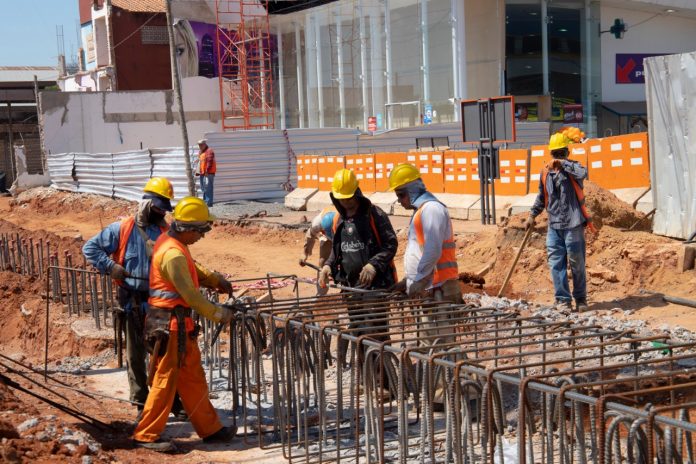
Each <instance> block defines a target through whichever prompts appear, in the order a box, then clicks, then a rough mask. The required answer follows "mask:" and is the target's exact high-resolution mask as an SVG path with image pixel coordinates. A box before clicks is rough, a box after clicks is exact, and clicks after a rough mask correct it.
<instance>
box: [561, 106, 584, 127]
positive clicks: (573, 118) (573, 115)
mask: <svg viewBox="0 0 696 464" xmlns="http://www.w3.org/2000/svg"><path fill="white" fill-rule="evenodd" d="M582 120H583V114H582V105H563V122H564V123H566V124H568V123H578V122H582Z"/></svg>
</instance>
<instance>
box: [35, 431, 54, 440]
mask: <svg viewBox="0 0 696 464" xmlns="http://www.w3.org/2000/svg"><path fill="white" fill-rule="evenodd" d="M36 439H37V440H39V441H43V442H46V441H49V440H50V439H51V434H50V433H48V432H47V431H42V432H39V433H37V434H36Z"/></svg>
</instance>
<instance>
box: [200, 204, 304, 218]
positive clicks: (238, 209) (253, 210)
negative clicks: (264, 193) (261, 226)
mask: <svg viewBox="0 0 696 464" xmlns="http://www.w3.org/2000/svg"><path fill="white" fill-rule="evenodd" d="M211 210H212V213H213V214H214V215H215V216H217V217H218V218H221V219H240V218H251V217H260V218H263V217H277V216H281V215H282V214H283V213H286V212H289V211H290V210H289V209H287V208H286V207H285V205H284V204H283V203H279V202H264V201H241V200H240V201H234V202H228V203H216V204H214V205H213V207H212V208H211Z"/></svg>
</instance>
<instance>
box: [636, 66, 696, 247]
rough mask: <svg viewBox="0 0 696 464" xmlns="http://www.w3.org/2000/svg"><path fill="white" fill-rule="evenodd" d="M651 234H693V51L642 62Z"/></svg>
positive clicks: (695, 68) (695, 159)
mask: <svg viewBox="0 0 696 464" xmlns="http://www.w3.org/2000/svg"><path fill="white" fill-rule="evenodd" d="M645 69H646V79H645V84H646V85H645V88H646V96H647V103H648V133H649V136H648V139H649V143H650V168H651V169H650V181H651V185H652V194H653V204H654V205H655V208H656V209H657V211H656V212H655V218H654V219H653V232H655V233H656V234H660V235H667V236H669V237H677V238H688V237H689V236H690V235H691V234H692V233H693V232H695V231H696V184H695V183H694V179H695V178H696V144H694V137H692V135H694V133H696V78H695V77H696V52H692V53H684V54H681V55H668V56H656V57H652V58H646V59H645Z"/></svg>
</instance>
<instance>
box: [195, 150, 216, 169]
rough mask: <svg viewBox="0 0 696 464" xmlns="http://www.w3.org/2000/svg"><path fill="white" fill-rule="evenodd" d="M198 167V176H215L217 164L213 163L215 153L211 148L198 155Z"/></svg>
mask: <svg viewBox="0 0 696 464" xmlns="http://www.w3.org/2000/svg"><path fill="white" fill-rule="evenodd" d="M198 165H199V168H200V174H201V175H205V174H215V172H217V163H216V162H215V152H214V151H213V149H212V148H210V147H208V148H206V149H205V151H203V152H201V153H200V154H199V155H198Z"/></svg>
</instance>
